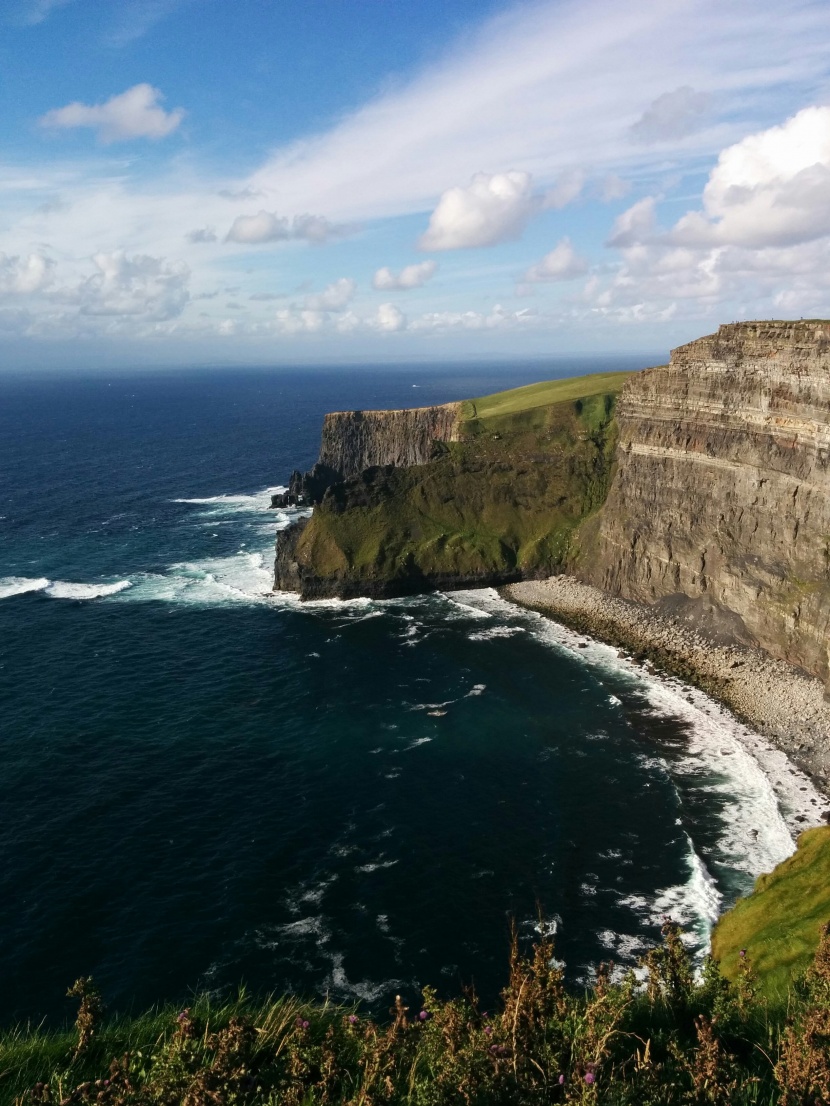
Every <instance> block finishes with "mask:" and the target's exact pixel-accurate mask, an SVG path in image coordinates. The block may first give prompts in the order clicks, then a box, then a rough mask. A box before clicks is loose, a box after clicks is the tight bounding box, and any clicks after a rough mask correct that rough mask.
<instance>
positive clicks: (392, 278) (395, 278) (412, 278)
mask: <svg viewBox="0 0 830 1106" xmlns="http://www.w3.org/2000/svg"><path fill="white" fill-rule="evenodd" d="M437 268H438V266H437V265H436V264H435V262H434V261H421V262H420V263H419V264H416V265H405V266H404V268H403V269H401V271H400V272H399V273H393V272H392V270H391V269H389V268H386V267H384V268H382V269H378V271H377V272H376V273H375V275H374V277H373V278H372V287H373V288H376V289H377V290H378V291H379V292H388V291H392V290H395V291H401V292H405V291H408V290H409V289H410V288H421V287H423V285H424V284H426V282H427V281H428V280H430V279H431V278H432V277H433V275H434V274H435V270H436V269H437Z"/></svg>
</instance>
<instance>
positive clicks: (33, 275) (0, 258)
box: [0, 253, 54, 296]
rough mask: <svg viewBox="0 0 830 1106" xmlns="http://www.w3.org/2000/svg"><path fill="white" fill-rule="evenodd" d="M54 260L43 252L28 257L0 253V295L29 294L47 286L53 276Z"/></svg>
mask: <svg viewBox="0 0 830 1106" xmlns="http://www.w3.org/2000/svg"><path fill="white" fill-rule="evenodd" d="M53 267H54V262H53V261H51V260H50V259H49V258H47V257H44V256H43V254H37V253H32V254H29V256H28V257H26V258H21V257H7V256H6V255H5V254H4V253H0V295H6V296H8V295H12V296H27V295H32V294H33V293H34V292H40V291H41V290H42V289H43V288H46V287H47V286H48V285H49V284H50V283H51V281H52V278H53V272H52V271H53Z"/></svg>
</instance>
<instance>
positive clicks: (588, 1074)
mask: <svg viewBox="0 0 830 1106" xmlns="http://www.w3.org/2000/svg"><path fill="white" fill-rule="evenodd" d="M596 1078H597V1077H596V1076H595V1075H594V1073H593V1072H592V1071H586V1072H585V1082H586V1083H587V1084H589V1086H590V1084H591V1083H594V1082H595V1081H596Z"/></svg>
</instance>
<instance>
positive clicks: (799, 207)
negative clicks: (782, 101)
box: [673, 107, 830, 249]
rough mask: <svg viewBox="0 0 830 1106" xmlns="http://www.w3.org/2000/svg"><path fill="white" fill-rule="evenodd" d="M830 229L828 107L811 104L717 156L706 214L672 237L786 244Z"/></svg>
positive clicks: (684, 223) (690, 218)
mask: <svg viewBox="0 0 830 1106" xmlns="http://www.w3.org/2000/svg"><path fill="white" fill-rule="evenodd" d="M828 234H830V107H808V108H804V109H803V110H802V111H800V112H798V114H797V115H794V116H793V117H792V118H791V119H788V120H787V121H786V122H785V123H783V124H781V125H780V126H777V127H771V128H769V129H768V130H764V131H760V132H759V133H757V134H752V135H749V136H748V137H746V138H744V139H743V140H742V141H741V142H737V143H736V144H735V145H733V146H730V147H728V148H727V149H726V150H724V151H723V152H722V153H721V155H720V157H719V158H718V162H717V165H716V166H715V168H714V169H713V170H712V172H711V174H710V175H709V180H708V181H707V183H706V187H705V188H704V190H703V211H702V212H690V213H689V214H688V215H685V216H684V217H683V218H682V219H681V220H680V221H679V222H678V223H677V226H676V227H675V229H674V232H673V237H674V239H675V241H677V242H678V243H682V244H686V245H698V246H702V245H718V244H721V245H727V244H729V245H738V246H746V247H750V248H756V249H757V248H762V247H765V246H787V245H793V244H795V243H798V242H809V241H812V240H814V239H817V238H822V237H824V236H825V235H828Z"/></svg>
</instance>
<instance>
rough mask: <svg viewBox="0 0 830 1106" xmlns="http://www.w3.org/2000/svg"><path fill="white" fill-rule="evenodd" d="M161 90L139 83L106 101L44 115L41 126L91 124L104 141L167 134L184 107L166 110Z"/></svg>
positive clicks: (181, 117) (72, 105)
mask: <svg viewBox="0 0 830 1106" xmlns="http://www.w3.org/2000/svg"><path fill="white" fill-rule="evenodd" d="M163 99H164V97H163V96H162V94H161V92H160V91H159V90H158V89H157V88H153V86H152V85H150V84H137V85H133V87H132V88H128V89H127V91H126V92H122V93H120V94H119V95H118V96H112V97H110V99H109V100H107V101H105V103H103V104H82V103H80V102H78V101H75V103H72V104H67V105H66V107H63V108H55V109H54V110H53V111H47V113H46V114H45V115H43V116H41V118H40V120H39V122H40V124H41V126H43V127H48V128H56V129H60V130H71V129H73V128H76V127H90V128H91V129H92V130H95V131H97V132H98V137H99V139H100V140H101V141H102V142H123V141H125V140H126V139H129V138H165V137H166V136H167V135H168V134H172V133H173V131H174V130H176V128H177V127H178V126H179V124H180V123H181V121H182V119H184V109H183V108H176V109H175V111H165V110H164V108H162V107H160V106H159V101H160V100H163Z"/></svg>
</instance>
